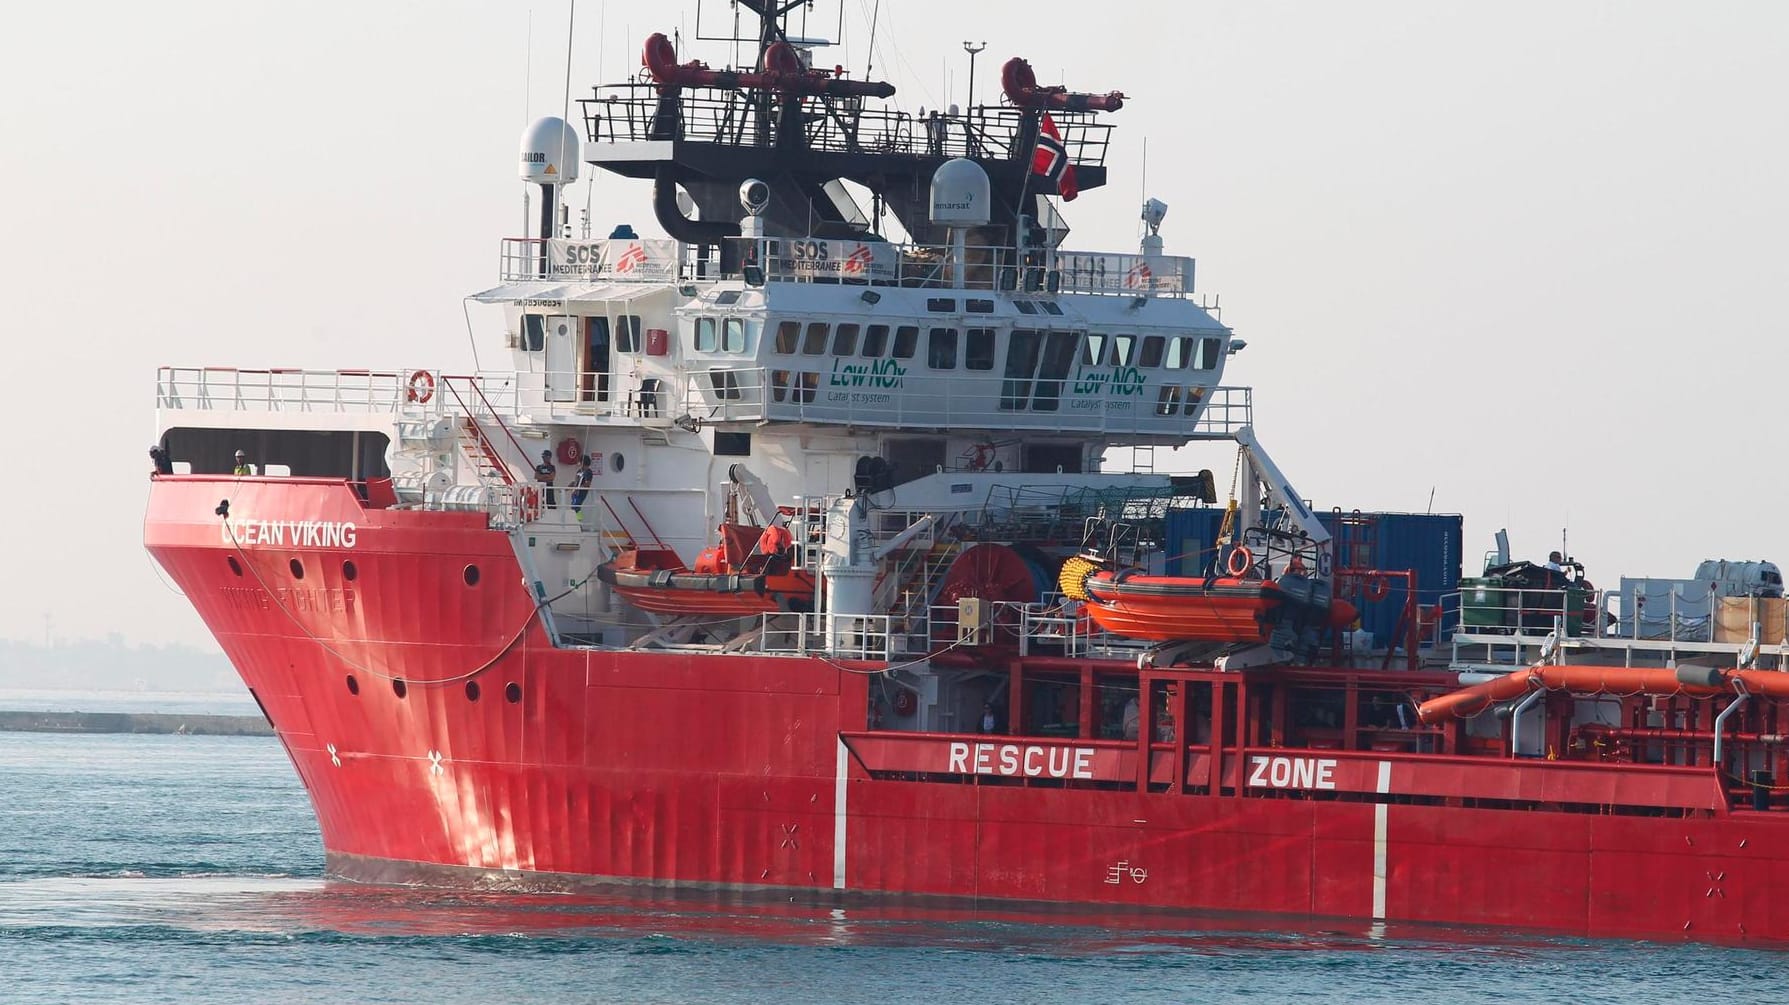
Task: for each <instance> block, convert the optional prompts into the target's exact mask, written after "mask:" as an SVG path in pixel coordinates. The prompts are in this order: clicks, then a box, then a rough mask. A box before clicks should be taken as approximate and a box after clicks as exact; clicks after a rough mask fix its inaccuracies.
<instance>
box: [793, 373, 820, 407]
mask: <svg viewBox="0 0 1789 1005" xmlns="http://www.w3.org/2000/svg"><path fill="white" fill-rule="evenodd" d="M819 389H820V375H819V374H817V373H812V372H804V373H803V374H802V375H801V383H800V384H798V385H796V388H795V400H796V401H797V402H800V403H802V404H806V403H807V402H810V401H813V400H814V393H815V392H816V391H818V390H819Z"/></svg>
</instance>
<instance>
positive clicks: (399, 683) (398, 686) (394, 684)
mask: <svg viewBox="0 0 1789 1005" xmlns="http://www.w3.org/2000/svg"><path fill="white" fill-rule="evenodd" d="M391 693H392V694H395V695H397V696H398V697H399V698H402V697H403V696H404V695H407V694H409V693H410V686H409V685H408V684H405V683H404V678H402V677H393V678H392V679H391Z"/></svg>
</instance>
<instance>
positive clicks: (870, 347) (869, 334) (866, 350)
mask: <svg viewBox="0 0 1789 1005" xmlns="http://www.w3.org/2000/svg"><path fill="white" fill-rule="evenodd" d="M887 351H888V326H887V325H871V326H869V327H868V328H866V329H864V333H863V354H864V355H865V356H867V357H869V358H870V359H881V358H882V354H883V353H885V352H887Z"/></svg>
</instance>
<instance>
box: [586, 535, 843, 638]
mask: <svg viewBox="0 0 1789 1005" xmlns="http://www.w3.org/2000/svg"><path fill="white" fill-rule="evenodd" d="M720 530H721V543H720V544H719V545H716V546H715V547H713V548H708V549H705V550H704V551H703V552H702V553H701V554H700V555H698V556H697V557H696V567H695V568H694V569H691V568H688V567H687V566H685V565H684V564H683V563H682V561H681V560H680V559H679V558H678V557H677V555H676V553H675V552H672V551H669V550H665V549H647V548H630V549H627V550H626V551H623V552H622V553H621V554H619V555H617V556H615V558H614V559H613V560H611V561H608V562H604V563H603V564H602V565H600V566H597V569H596V578H598V579H600V580H601V581H603V582H605V583H607V584H609V586H610V587H611V588H612V589H613V590H614V591H615V593H616V594H618V595H619V596H621V597H622V598H623V599H624V600H626V601H627V602H628V603H630V604H633V605H634V606H635V607H637V608H639V609H640V610H642V611H650V612H651V613H653V614H666V615H671V616H684V615H706V616H709V617H726V618H745V617H753V616H755V615H759V614H773V613H778V612H783V611H811V610H813V608H814V576H813V574H812V573H810V572H808V571H807V570H806V569H797V568H794V567H793V558H794V550H795V549H794V546H793V545H794V541H793V539H792V538H791V537H790V535H789V532H788V530H786V529H785V528H783V527H782V526H780V525H779V526H771V527H767V528H758V527H748V526H743V525H740V524H722V525H721V528H720Z"/></svg>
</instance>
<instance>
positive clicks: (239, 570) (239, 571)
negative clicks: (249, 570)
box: [230, 555, 242, 576]
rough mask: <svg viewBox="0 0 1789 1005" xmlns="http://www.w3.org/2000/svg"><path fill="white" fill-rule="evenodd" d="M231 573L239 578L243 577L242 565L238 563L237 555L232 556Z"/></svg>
mask: <svg viewBox="0 0 1789 1005" xmlns="http://www.w3.org/2000/svg"><path fill="white" fill-rule="evenodd" d="M230 571H231V572H234V573H235V574H236V575H238V576H240V575H242V563H241V562H238V561H236V556H235V555H231V556H230Z"/></svg>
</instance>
